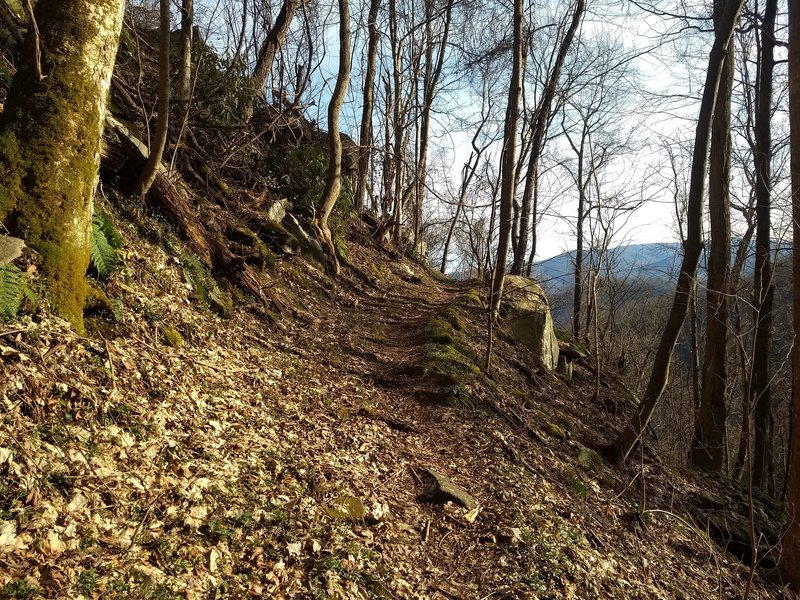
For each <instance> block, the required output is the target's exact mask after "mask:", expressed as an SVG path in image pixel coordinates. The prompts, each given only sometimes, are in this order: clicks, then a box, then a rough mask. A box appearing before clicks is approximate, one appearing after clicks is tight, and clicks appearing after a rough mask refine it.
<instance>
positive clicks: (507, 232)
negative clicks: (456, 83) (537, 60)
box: [486, 0, 581, 368]
mask: <svg viewBox="0 0 800 600" xmlns="http://www.w3.org/2000/svg"><path fill="white" fill-rule="evenodd" d="M579 1H581V0H579ZM523 19H524V15H523V1H522V0H514V57H513V63H512V68H511V79H510V81H509V83H508V106H507V109H506V124H505V130H504V133H503V154H502V161H501V164H502V178H503V179H502V187H501V191H500V220H499V228H498V230H499V240H498V242H497V258H496V262H495V266H494V273H493V275H492V290H491V298H490V301H489V322H490V324H492V323H494V322H495V321H496V320H497V317H498V315H499V312H500V299H501V297H502V295H503V283H504V280H505V274H506V262H507V261H508V247H509V243H510V239H511V205H512V202H513V198H514V193H515V191H516V190H515V189H514V183H515V181H514V167H515V164H516V154H517V125H518V123H519V104H520V96H521V95H522V45H523ZM486 354H487V356H486V366H487V368H488V366H489V363H490V360H491V325H490V335H489V347H488V349H487V353H486Z"/></svg>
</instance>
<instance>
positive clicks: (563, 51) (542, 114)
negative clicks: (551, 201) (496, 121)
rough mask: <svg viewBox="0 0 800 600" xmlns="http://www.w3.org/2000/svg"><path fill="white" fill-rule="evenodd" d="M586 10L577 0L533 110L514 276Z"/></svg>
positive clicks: (524, 247)
mask: <svg viewBox="0 0 800 600" xmlns="http://www.w3.org/2000/svg"><path fill="white" fill-rule="evenodd" d="M585 11H586V0H577V2H576V4H575V12H574V13H572V21H571V22H570V24H569V28H568V29H567V32H566V33H565V34H564V38H563V39H562V40H561V44H560V45H559V48H558V54H557V56H556V62H555V64H554V65H553V70H552V71H551V72H550V73H549V74H548V76H547V82H546V84H545V88H544V92H543V93H542V98H541V100H540V102H539V105H538V106H537V107H536V112H535V117H534V125H533V132H532V138H531V149H530V157H529V158H528V172H527V175H526V177H525V189H524V191H523V193H522V204H521V206H520V220H519V242H518V244H517V248H516V252H515V253H514V263H513V264H512V265H511V273H512V274H513V275H522V273H523V270H524V268H525V258H526V257H527V253H528V229H529V228H530V225H531V219H533V221H534V222H535V220H536V214H535V213H533V215H532V210H531V209H532V204H531V201H532V200H533V197H534V190H535V189H536V188H537V187H538V185H539V162H540V160H541V157H542V152H543V150H544V143H545V136H546V135H547V127H548V125H549V123H550V112H551V110H552V107H553V99H554V98H555V95H556V89H557V87H558V81H559V79H560V78H561V71H562V69H563V67H564V61H566V59H567V53H569V49H570V47H571V46H572V41H573V40H574V39H575V33H576V32H577V31H578V27H579V26H580V24H581V21H582V20H583V14H584V12H585Z"/></svg>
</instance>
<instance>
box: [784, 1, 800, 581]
mask: <svg viewBox="0 0 800 600" xmlns="http://www.w3.org/2000/svg"><path fill="white" fill-rule="evenodd" d="M789 121H790V128H791V152H792V156H791V173H792V223H793V228H792V233H793V243H792V249H793V252H792V254H793V257H792V269H793V276H794V293H793V298H794V303H793V311H794V312H793V323H794V330H795V332H798V331H800V260H798V245H800V0H789ZM789 446H790V447H789V473H788V482H787V497H786V518H787V523H788V528H787V531H786V536H785V537H784V540H783V549H782V550H783V551H782V553H781V567H782V568H783V571H784V573H785V574H786V577H787V578H788V580H789V582H790V584H791V586H792V588H793V590H794V591H795V593H798V594H800V348H798V345H797V343H795V345H794V350H793V352H792V408H791V434H790V444H789Z"/></svg>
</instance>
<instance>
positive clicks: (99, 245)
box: [90, 213, 122, 278]
mask: <svg viewBox="0 0 800 600" xmlns="http://www.w3.org/2000/svg"><path fill="white" fill-rule="evenodd" d="M121 247H122V238H120V236H119V233H117V231H116V230H115V229H114V226H113V225H112V224H111V219H110V218H109V217H107V216H106V215H104V214H102V213H95V214H94V215H92V242H91V255H90V258H91V266H92V267H93V269H94V271H95V272H96V274H97V275H98V277H100V278H104V277H108V276H109V275H110V274H111V273H112V272H113V271H114V269H116V268H117V265H118V264H119V260H120V256H119V252H118V250H119V248H121Z"/></svg>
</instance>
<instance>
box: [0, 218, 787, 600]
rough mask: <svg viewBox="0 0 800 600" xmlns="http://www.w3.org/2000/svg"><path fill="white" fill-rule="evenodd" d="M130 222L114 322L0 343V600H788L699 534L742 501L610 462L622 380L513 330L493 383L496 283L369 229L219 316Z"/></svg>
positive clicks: (179, 264)
mask: <svg viewBox="0 0 800 600" xmlns="http://www.w3.org/2000/svg"><path fill="white" fill-rule="evenodd" d="M118 226H119V228H120V229H121V231H122V235H123V238H124V240H125V242H126V244H125V248H126V254H125V260H124V263H125V268H124V269H123V270H122V271H120V272H118V273H116V274H114V275H113V276H112V277H111V278H110V279H109V280H108V281H106V282H104V283H103V284H102V285H103V289H104V291H105V292H106V293H107V294H108V296H109V297H110V298H112V301H113V302H114V303H115V304H114V306H115V307H116V309H117V310H118V312H119V314H118V315H117V316H116V318H113V319H112V318H110V317H108V316H103V315H102V314H101V315H98V316H96V317H94V318H92V319H90V320H89V334H88V335H87V336H79V335H77V334H76V333H75V332H74V331H73V330H72V329H71V328H69V327H68V326H67V325H66V324H65V323H63V322H62V321H60V320H58V319H56V318H54V317H52V316H50V315H47V314H45V313H41V312H38V313H36V314H33V315H28V316H26V317H24V318H22V319H20V320H19V321H17V322H14V323H12V324H10V325H9V326H8V327H7V329H6V330H2V331H0V369H1V370H0V373H2V377H0V403H1V404H2V407H1V408H0V598H39V597H44V598H147V599H171V598H191V599H194V598H197V599H200V598H248V597H250V598H283V597H286V598H438V599H461V598H463V599H488V598H586V599H589V598H591V599H593V598H682V599H691V600H695V599H704V598H709V599H710V598H742V597H744V595H745V590H746V589H747V587H748V579H751V580H752V586H751V589H750V597H751V598H780V597H787V598H788V594H787V593H785V592H783V591H782V590H781V588H779V587H778V586H777V585H775V584H772V583H769V582H767V581H766V580H765V578H764V577H763V576H762V573H761V571H760V570H756V571H755V572H754V573H753V574H752V576H751V573H750V568H749V565H747V564H743V562H741V561H740V560H739V559H738V558H736V557H735V556H733V555H732V554H730V553H729V552H728V551H727V550H726V549H725V548H724V547H722V546H720V545H718V544H717V543H716V542H715V541H713V540H712V539H711V537H710V536H709V532H708V531H707V528H708V524H707V522H705V523H704V522H703V521H702V520H700V518H699V517H698V515H699V514H700V513H702V511H706V513H703V514H710V513H709V512H708V511H717V512H722V511H723V510H725V509H727V508H728V507H730V506H735V505H736V503H737V502H739V503H740V502H741V498H742V492H741V490H738V488H737V487H736V486H734V485H733V484H731V483H726V482H724V481H715V480H711V479H709V478H704V477H703V476H700V475H697V474H693V473H690V472H684V471H679V470H676V469H670V468H667V467H664V466H662V465H660V464H659V463H658V462H656V461H653V460H651V459H649V458H647V457H646V456H643V455H640V456H639V457H638V458H637V459H636V460H635V461H633V462H634V463H636V464H632V465H629V466H628V467H626V468H623V469H618V468H616V467H610V466H608V465H606V464H605V463H604V462H603V461H602V459H600V457H599V455H598V454H597V453H596V452H595V450H599V449H600V448H602V447H603V445H604V444H606V443H608V442H609V441H610V440H611V438H612V436H613V433H614V431H616V430H618V428H619V426H620V424H621V418H622V417H621V416H618V415H616V414H615V413H616V412H617V411H616V410H615V408H616V407H624V406H627V404H626V401H625V400H624V392H623V391H622V390H621V388H617V387H615V386H614V384H613V383H609V382H605V383H604V386H603V388H602V395H601V398H600V399H599V400H597V401H595V400H594V389H593V378H592V375H591V372H590V370H589V369H588V368H587V365H584V366H579V367H578V368H577V370H576V375H575V378H574V380H573V381H571V382H566V381H563V380H562V379H560V378H558V377H556V376H555V375H553V374H550V373H546V372H543V371H541V370H537V369H536V368H535V367H534V366H533V364H532V361H531V360H530V358H529V357H528V356H527V354H526V351H525V349H524V348H522V347H520V346H517V345H515V344H514V343H513V341H512V339H511V337H510V336H509V335H508V333H507V332H506V331H505V330H504V329H503V328H502V327H501V328H500V329H499V331H498V335H497V338H498V339H497V342H496V346H495V359H494V362H493V366H492V369H491V370H490V372H489V374H488V375H487V374H486V373H484V372H483V358H482V357H483V348H484V345H485V337H486V336H485V311H484V310H483V308H482V306H481V304H482V300H481V292H480V290H473V289H472V287H471V286H470V285H469V284H466V283H463V284H462V283H456V282H453V281H450V280H447V279H446V278H443V277H441V276H438V275H437V274H434V273H433V272H432V271H430V270H429V269H427V268H425V267H423V266H421V265H419V264H417V263H414V262H411V261H408V260H406V259H402V258H398V257H397V256H391V257H390V256H389V255H388V253H387V251H386V250H384V249H381V248H379V247H377V246H375V245H374V244H371V243H368V242H366V241H365V239H364V236H363V235H361V233H359V232H358V231H356V232H355V235H354V237H353V238H351V241H350V242H349V244H348V248H349V258H348V262H349V263H350V266H349V267H345V268H344V270H343V274H342V276H341V277H340V278H339V279H337V280H332V279H330V278H328V277H326V276H324V275H322V274H320V273H318V272H317V271H315V270H314V269H312V268H310V267H309V266H307V265H306V264H305V263H303V262H302V261H301V260H300V259H291V260H286V261H279V262H278V265H277V267H276V272H275V273H274V280H275V281H276V282H279V283H278V284H277V285H276V287H275V288H274V289H273V292H274V293H275V294H276V295H278V296H280V298H281V299H282V300H283V301H284V303H285V304H286V305H287V306H293V307H294V310H292V311H291V312H292V313H293V314H291V315H284V316H283V317H281V318H277V319H276V318H275V316H274V315H271V314H270V313H268V312H267V311H266V310H265V309H264V307H263V306H261V305H259V304H257V303H255V302H254V301H252V300H248V299H247V298H239V299H238V302H237V305H236V307H235V309H234V312H233V315H232V316H231V317H230V318H227V319H223V318H221V317H219V316H217V315H216V314H214V313H212V312H211V311H210V310H208V309H207V308H205V307H203V306H201V305H200V304H199V303H198V302H197V299H196V297H195V293H194V291H193V289H192V286H191V285H189V284H188V283H187V279H186V277H185V269H186V264H185V263H186V261H185V260H184V259H177V258H175V255H176V254H177V253H176V252H175V251H174V249H175V246H174V245H173V246H172V247H171V251H170V252H167V251H166V250H165V247H167V244H164V243H159V244H156V243H150V242H146V241H144V240H143V237H142V235H141V232H140V229H137V227H136V226H134V225H133V224H132V223H130V222H129V221H126V220H124V219H122V218H118ZM362 233H363V232H362ZM151 237H152V236H151ZM356 239H362V242H363V243H358V242H356V241H355V240H356ZM445 324H449V325H445ZM176 332H177V333H179V334H180V335H179V336H177V335H175V333H176ZM429 471H434V472H436V473H439V474H442V475H445V476H446V477H448V478H450V479H451V480H452V481H453V482H454V483H455V484H457V485H458V486H460V487H461V488H463V489H464V490H466V491H467V492H468V493H469V494H470V495H471V496H472V497H473V498H474V499H476V501H477V506H476V507H467V508H462V507H460V506H457V505H455V504H452V503H439V502H434V501H431V498H428V497H427V495H426V494H427V491H428V489H429V487H430V483H431V479H432V477H431V476H430V474H429ZM709 488H712V489H711V492H709V491H707V490H709ZM712 492H713V493H712ZM698 511H700V512H698ZM723 517H725V515H723ZM729 517H730V519H731V520H732V521H731V522H735V521H736V518H735V517H734V516H733V513H730V515H729ZM725 518H728V517H725Z"/></svg>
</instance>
